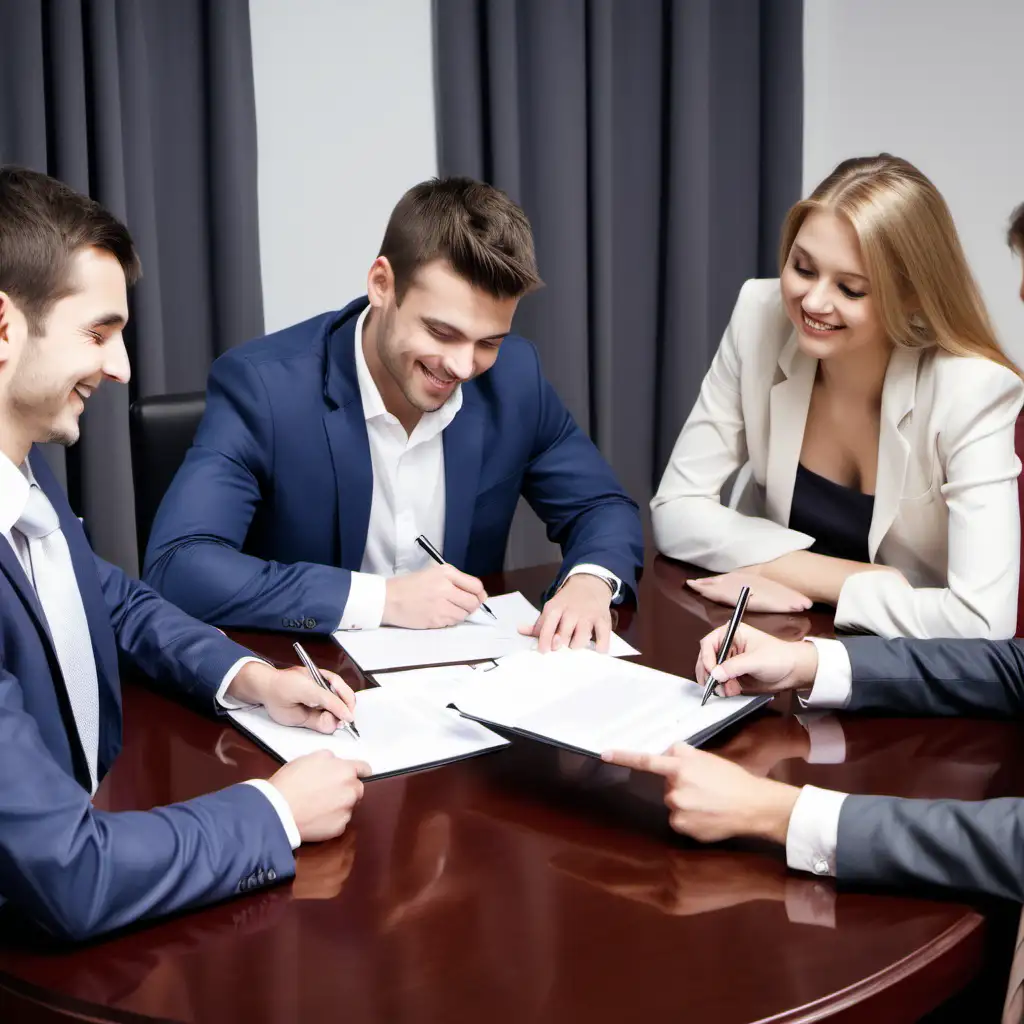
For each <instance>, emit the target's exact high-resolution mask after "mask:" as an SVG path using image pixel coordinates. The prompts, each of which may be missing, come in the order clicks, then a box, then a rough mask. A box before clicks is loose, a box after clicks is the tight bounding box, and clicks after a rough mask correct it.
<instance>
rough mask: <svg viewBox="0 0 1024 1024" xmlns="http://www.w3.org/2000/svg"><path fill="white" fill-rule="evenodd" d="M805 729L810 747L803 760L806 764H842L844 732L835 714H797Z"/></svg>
mask: <svg viewBox="0 0 1024 1024" xmlns="http://www.w3.org/2000/svg"><path fill="white" fill-rule="evenodd" d="M796 720H797V721H798V722H799V723H800V724H801V725H802V726H803V727H804V729H805V730H806V731H807V738H808V739H809V740H810V741H811V749H810V750H809V751H808V752H807V757H806V758H804V760H805V761H806V762H807V763H808V764H842V763H843V762H844V761H845V760H846V734H845V733H844V732H843V726H842V723H841V722H840V721H839V719H838V718H836V716H835V715H829V714H827V713H822V714H815V713H812V714H809V715H797V716H796Z"/></svg>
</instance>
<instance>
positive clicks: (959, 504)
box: [651, 280, 1024, 638]
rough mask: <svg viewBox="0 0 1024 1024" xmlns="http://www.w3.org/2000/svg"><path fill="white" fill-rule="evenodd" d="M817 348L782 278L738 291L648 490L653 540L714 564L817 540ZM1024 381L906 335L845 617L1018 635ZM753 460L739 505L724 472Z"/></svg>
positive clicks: (944, 631)
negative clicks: (1017, 446) (811, 421)
mask: <svg viewBox="0 0 1024 1024" xmlns="http://www.w3.org/2000/svg"><path fill="white" fill-rule="evenodd" d="M817 365H818V361H817V360H816V359H811V358H809V357H808V356H805V355H804V354H803V353H802V352H801V351H800V349H799V347H798V346H797V341H796V332H795V331H794V329H793V326H792V324H791V323H790V321H789V318H788V317H787V316H786V313H785V310H784V309H783V306H782V298H781V295H780V293H779V282H778V280H764V281H748V282H747V283H746V284H745V285H744V286H743V288H742V289H741V291H740V296H739V299H738V300H737V302H736V308H735V310H734V311H733V315H732V319H731V320H730V321H729V326H728V327H727V328H726V331H725V336H724V337H723V339H722V344H721V346H720V347H719V349H718V353H717V354H716V356H715V359H714V362H713V363H712V364H711V369H710V370H708V373H707V376H706V377H705V378H704V383H703V385H702V386H701V391H700V396H699V397H698V399H697V403H696V405H695V406H694V407H693V411H692V412H691V413H690V416H689V419H687V421H686V424H685V425H684V427H683V430H682V433H681V434H680V435H679V439H678V440H677V441H676V444H675V447H674V448H673V450H672V456H671V458H670V460H669V464H668V468H667V469H666V470H665V475H664V476H663V477H662V480H661V486H660V487H659V488H658V493H657V494H656V495H655V496H654V499H653V500H652V501H651V511H652V522H653V527H654V539H655V543H656V544H657V547H658V550H659V551H661V552H662V553H664V554H666V555H669V556H670V557H672V558H679V559H682V560H683V561H686V562H693V563H695V564H697V565H699V566H702V567H704V568H706V569H710V570H712V571H713V572H728V571H730V570H732V569H737V568H740V567H741V566H745V565H752V564H757V563H760V562H769V561H771V560H772V559H774V558H778V557H780V556H781V555H784V554H786V553H787V552H790V551H799V550H801V549H805V548H809V547H810V546H811V545H812V544H813V543H814V538H812V537H809V536H808V535H807V534H805V533H799V532H797V531H795V530H790V529H789V528H788V524H789V513H790V505H791V503H792V501H793V485H794V482H795V480H796V470H797V465H798V463H799V460H800V450H801V447H802V445H803V435H804V425H805V423H806V420H807V409H808V406H809V405H810V400H811V388H812V385H813V384H814V378H815V371H816V369H817ZM1022 402H1024V383H1022V382H1021V380H1020V378H1019V377H1018V376H1017V375H1016V374H1015V373H1013V372H1012V371H1011V370H1008V369H1006V368H1005V367H1002V366H999V365H997V364H996V363H993V362H991V361H990V360H987V359H982V358H974V357H960V356H953V355H949V354H948V353H946V352H944V351H942V350H941V349H938V348H931V349H925V350H910V349H905V348H897V349H895V350H894V351H893V354H892V358H891V359H890V360H889V367H888V370H887V371H886V375H885V384H884V386H883V389H882V414H881V430H880V434H879V439H878V477H877V480H876V483H875V508H874V514H873V516H872V519H871V530H870V533H869V536H868V550H869V553H870V558H871V561H872V562H876V563H879V564H882V565H891V566H893V567H894V568H896V569H899V570H900V572H901V573H902V574H903V576H904V577H905V579H906V580H907V583H904V582H903V581H902V580H901V579H900V578H899V577H898V576H896V575H894V574H891V573H878V572H865V573H858V574H856V575H854V576H851V577H850V578H849V579H848V580H847V581H846V583H845V585H844V586H843V589H842V591H841V593H840V595H839V604H838V607H837V609H836V626H837V627H839V628H843V629H856V630H867V631H869V632H872V633H877V634H879V635H880V636H885V637H896V636H909V637H993V638H1004V637H1010V636H1013V633H1014V628H1015V624H1016V621H1017V585H1018V575H1019V570H1020V510H1019V508H1018V499H1017V485H1016V479H1017V475H1018V473H1019V472H1020V468H1021V464H1020V461H1019V460H1018V458H1017V456H1016V454H1015V453H1014V441H1013V435H1014V424H1015V421H1016V419H1017V414H1018V412H1019V411H1020V408H1021V404H1022ZM747 464H749V466H748V471H749V474H750V476H749V483H748V485H747V486H746V488H745V491H744V496H743V501H742V507H743V508H744V509H745V510H746V511H749V512H750V513H751V514H749V515H748V514H744V512H741V511H738V510H736V509H733V508H729V507H726V506H725V505H723V504H722V502H721V498H720V495H721V491H722V486H723V484H724V483H725V482H726V480H727V479H728V478H729V476H730V475H731V474H732V473H733V472H734V471H736V470H738V469H740V468H741V467H744V466H745V465H747Z"/></svg>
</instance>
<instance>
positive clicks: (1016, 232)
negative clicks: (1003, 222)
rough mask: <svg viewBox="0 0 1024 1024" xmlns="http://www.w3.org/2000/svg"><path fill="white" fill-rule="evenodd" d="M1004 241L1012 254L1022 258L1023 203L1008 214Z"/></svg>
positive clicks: (1023, 237) (1023, 247)
mask: <svg viewBox="0 0 1024 1024" xmlns="http://www.w3.org/2000/svg"><path fill="white" fill-rule="evenodd" d="M1006 240H1007V242H1009V243H1010V248H1011V249H1013V251H1014V252H1016V253H1019V254H1020V255H1021V256H1024V203H1021V204H1020V206H1018V207H1017V209H1016V210H1014V211H1013V213H1011V214H1010V228H1009V230H1008V231H1007V232H1006Z"/></svg>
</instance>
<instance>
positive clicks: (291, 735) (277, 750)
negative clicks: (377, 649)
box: [228, 688, 508, 779]
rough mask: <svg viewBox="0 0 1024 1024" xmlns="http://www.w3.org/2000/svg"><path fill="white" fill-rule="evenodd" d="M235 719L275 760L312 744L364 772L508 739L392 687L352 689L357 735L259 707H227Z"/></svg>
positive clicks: (396, 771)
mask: <svg viewBox="0 0 1024 1024" xmlns="http://www.w3.org/2000/svg"><path fill="white" fill-rule="evenodd" d="M228 715H229V717H230V718H231V719H232V721H233V722H234V723H235V725H236V726H237V727H238V728H239V729H240V730H241V731H242V732H244V733H246V734H247V735H248V736H249V737H250V738H251V739H252V740H254V741H255V742H256V743H257V744H258V745H259V746H261V747H263V749H264V750H266V751H267V752H268V753H270V754H272V755H273V756H274V757H276V758H277V759H278V760H279V761H293V760H294V759H295V758H297V757H301V756H302V755H303V754H311V753H313V751H315V750H330V751H333V752H334V753H335V754H336V755H337V756H338V757H344V758H348V759H350V760H360V761H366V763H367V764H369V766H370V769H371V773H372V774H371V775H369V776H368V778H371V779H379V778H382V777H384V776H387V775H400V774H401V773H402V772H408V771H414V770H416V769H419V768H434V767H436V766H438V765H442V764H448V763H449V762H451V761H459V760H461V759H462V758H464V757H473V756H474V755H476V754H482V753H484V752H485V751H488V750H495V749H496V748H498V747H504V746H507V745H508V740H506V739H504V738H503V737H501V736H499V735H497V733H493V732H491V730H490V729H487V728H485V727H484V726H482V725H479V724H477V723H476V722H472V721H469V720H468V719H465V718H459V717H458V715H454V714H452V712H451V711H445V710H442V709H438V708H432V707H429V706H427V705H424V704H421V703H418V702H411V701H407V700H405V699H404V698H403V697H402V695H401V694H399V693H397V692H395V691H393V690H382V689H377V688H374V689H370V690H360V691H359V692H358V693H357V694H356V727H357V728H358V729H359V739H356V738H355V737H353V736H350V735H349V733H348V732H347V731H346V730H344V729H339V730H338V731H337V732H335V733H334V734H333V735H326V734H324V733H320V732H314V731H313V730H312V729H304V728H299V727H296V726H291V725H281V724H280V723H278V722H275V721H274V720H273V719H272V718H271V717H270V716H269V715H268V714H267V713H266V711H265V710H264V709H263V708H261V707H260V708H241V709H238V710H231V711H229V712H228Z"/></svg>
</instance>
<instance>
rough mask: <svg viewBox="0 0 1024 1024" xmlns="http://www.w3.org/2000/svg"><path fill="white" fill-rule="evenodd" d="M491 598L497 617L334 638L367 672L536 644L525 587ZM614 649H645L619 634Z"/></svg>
mask: <svg viewBox="0 0 1024 1024" xmlns="http://www.w3.org/2000/svg"><path fill="white" fill-rule="evenodd" d="M487 604H488V606H489V607H490V608H491V609H492V610H493V612H494V614H495V615H496V616H497V620H495V619H492V618H491V617H490V616H489V615H488V614H487V613H486V612H484V611H480V610H478V611H475V612H474V613H473V614H472V615H471V616H470V617H469V618H468V619H466V621H465V622H461V623H459V625H457V626H448V627H447V628H446V629H404V628H402V627H400V626H381V627H380V629H364V630H338V631H337V632H336V633H335V634H334V639H335V640H336V641H337V643H338V645H339V646H340V647H342V648H343V649H344V651H345V652H346V653H347V654H348V655H349V657H351V658H352V660H353V661H354V662H355V663H356V664H357V665H358V666H359V667H360V668H361V669H362V670H363V671H364V672H378V671H384V670H386V669H392V668H412V667H414V666H421V665H445V664H457V663H460V662H461V663H465V662H467V661H486V660H488V659H490V658H500V657H503V656H504V655H506V654H512V653H514V652H515V651H530V650H535V649H536V647H537V641H536V640H535V639H534V638H533V637H529V636H523V635H522V634H521V633H520V632H519V627H520V626H526V625H530V624H531V623H533V622H534V621H536V619H537V616H538V614H539V612H538V611H537V609H536V608H534V606H533V605H532V604H530V602H529V601H527V600H526V598H525V597H523V595H522V594H521V593H519V591H516V592H515V593H513V594H501V595H499V596H498V597H488V598H487ZM608 653H609V654H611V655H612V656H613V657H617V658H621V657H626V656H627V655H630V654H639V653H640V652H639V651H637V650H636V649H635V648H633V647H630V645H629V644H627V643H626V641H625V640H623V639H622V638H621V637H618V636H614V635H613V636H612V640H611V645H610V647H609V651H608Z"/></svg>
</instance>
